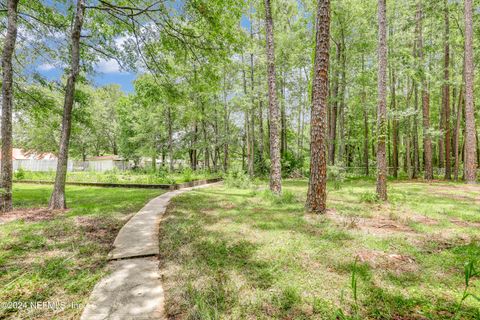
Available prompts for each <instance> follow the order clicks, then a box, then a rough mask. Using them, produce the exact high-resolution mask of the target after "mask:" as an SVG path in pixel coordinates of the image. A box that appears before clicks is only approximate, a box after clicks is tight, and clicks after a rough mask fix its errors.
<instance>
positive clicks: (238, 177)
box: [224, 170, 252, 189]
mask: <svg viewBox="0 0 480 320" xmlns="http://www.w3.org/2000/svg"><path fill="white" fill-rule="evenodd" d="M224 181H225V185H226V186H227V187H230V188H237V189H248V188H250V187H251V186H252V180H251V179H250V177H249V176H248V174H246V173H245V172H244V171H242V170H230V171H229V172H228V173H227V175H226V176H225V180H224Z"/></svg>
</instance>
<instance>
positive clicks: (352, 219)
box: [326, 210, 416, 236]
mask: <svg viewBox="0 0 480 320" xmlns="http://www.w3.org/2000/svg"><path fill="white" fill-rule="evenodd" d="M326 216H327V217H328V218H329V219H331V220H332V221H334V222H335V223H336V224H337V225H338V226H340V227H343V228H347V229H357V230H360V231H362V232H365V233H367V234H372V235H376V236H387V235H392V234H399V233H400V234H416V232H415V231H414V230H413V229H411V228H410V227H408V226H406V225H404V224H402V223H400V222H398V221H396V220H393V219H390V218H387V217H383V216H377V217H374V218H363V217H358V216H343V215H340V214H338V213H337V212H336V210H327V213H326Z"/></svg>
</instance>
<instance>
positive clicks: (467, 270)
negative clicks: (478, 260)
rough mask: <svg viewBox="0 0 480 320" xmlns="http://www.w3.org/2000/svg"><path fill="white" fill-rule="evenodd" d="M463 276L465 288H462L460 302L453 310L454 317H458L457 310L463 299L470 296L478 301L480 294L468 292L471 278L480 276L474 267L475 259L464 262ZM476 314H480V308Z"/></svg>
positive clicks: (479, 300)
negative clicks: (454, 310)
mask: <svg viewBox="0 0 480 320" xmlns="http://www.w3.org/2000/svg"><path fill="white" fill-rule="evenodd" d="M464 276H465V288H464V290H463V294H462V297H461V299H460V302H459V304H458V308H457V310H456V312H455V317H454V319H458V317H459V311H460V309H461V307H462V304H463V303H464V301H465V300H466V299H468V298H472V299H474V300H476V301H478V302H480V296H478V295H476V294H474V293H472V292H469V289H470V287H472V283H471V282H472V280H474V279H475V278H476V277H479V276H480V272H479V271H477V270H476V269H475V261H469V262H467V263H465V266H464ZM477 314H478V316H480V309H478V310H477Z"/></svg>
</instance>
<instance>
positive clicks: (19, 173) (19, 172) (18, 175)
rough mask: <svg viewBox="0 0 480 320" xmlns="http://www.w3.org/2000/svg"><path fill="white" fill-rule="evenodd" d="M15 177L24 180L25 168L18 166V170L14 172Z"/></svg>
mask: <svg viewBox="0 0 480 320" xmlns="http://www.w3.org/2000/svg"><path fill="white" fill-rule="evenodd" d="M13 177H14V178H15V179H16V180H23V179H25V170H23V168H18V170H17V171H15V173H14V174H13Z"/></svg>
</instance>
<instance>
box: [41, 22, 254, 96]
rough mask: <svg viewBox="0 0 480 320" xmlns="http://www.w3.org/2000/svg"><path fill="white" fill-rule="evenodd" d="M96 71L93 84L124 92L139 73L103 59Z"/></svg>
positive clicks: (57, 72) (49, 71)
mask: <svg viewBox="0 0 480 320" xmlns="http://www.w3.org/2000/svg"><path fill="white" fill-rule="evenodd" d="M240 24H241V26H242V27H243V28H245V29H247V30H249V28H250V21H249V20H248V18H247V16H245V15H243V16H242V19H241V22H240ZM34 68H35V69H36V71H38V72H39V73H40V74H41V75H42V76H44V77H45V78H47V79H48V80H60V78H61V77H62V75H63V68H62V67H59V66H56V65H53V64H50V63H48V62H39V64H38V65H37V66H34ZM94 71H95V72H94V74H93V75H89V76H88V78H89V80H91V81H92V83H93V85H95V86H105V85H108V84H118V85H120V87H121V88H122V90H123V91H124V92H126V93H130V92H133V90H134V89H133V81H134V80H135V79H136V78H137V74H136V73H132V72H127V71H123V70H121V69H120V67H119V65H118V64H117V62H116V61H114V60H103V61H101V62H100V63H98V64H97V65H96V66H95V67H94Z"/></svg>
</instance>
